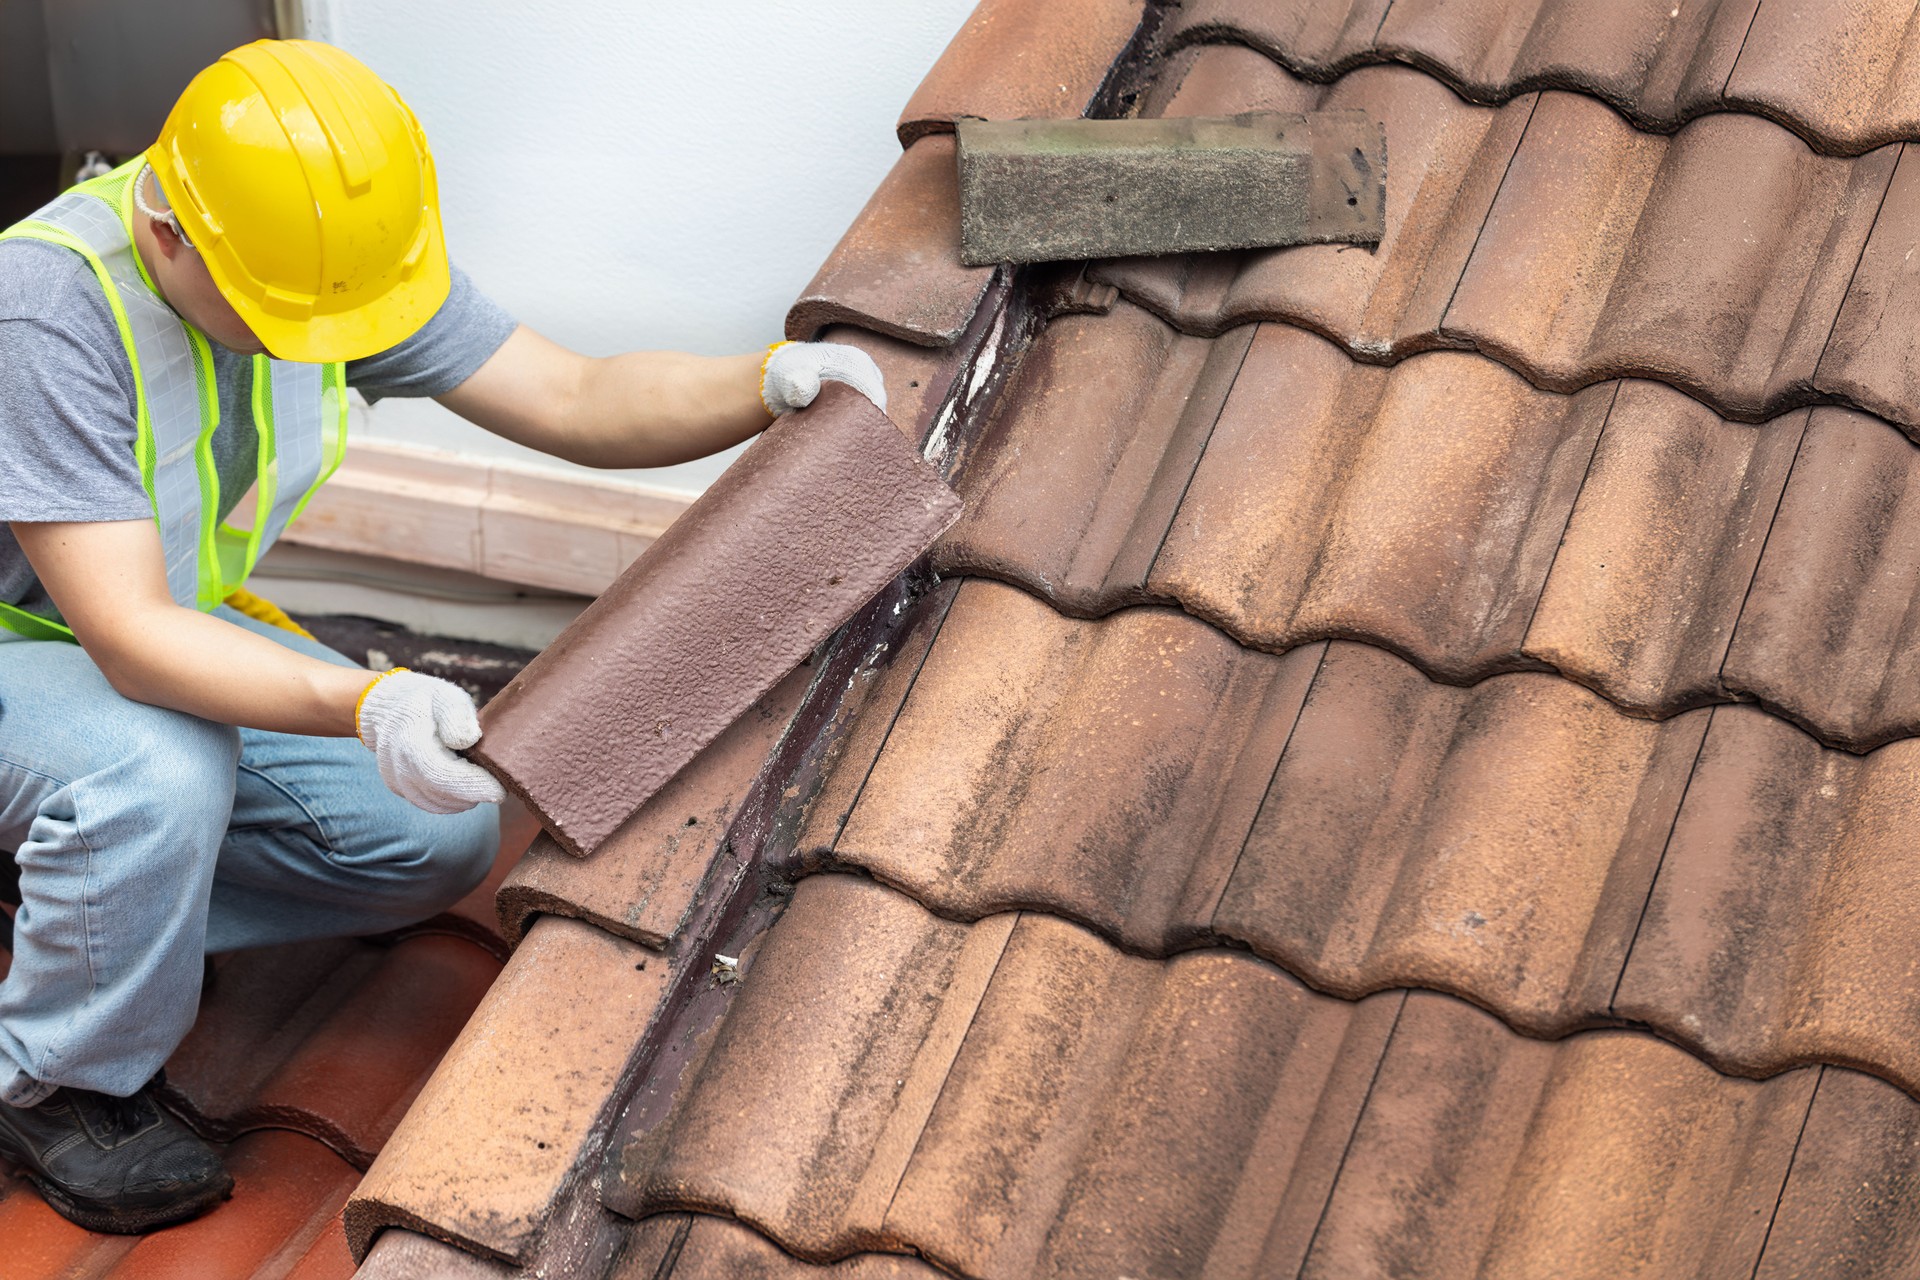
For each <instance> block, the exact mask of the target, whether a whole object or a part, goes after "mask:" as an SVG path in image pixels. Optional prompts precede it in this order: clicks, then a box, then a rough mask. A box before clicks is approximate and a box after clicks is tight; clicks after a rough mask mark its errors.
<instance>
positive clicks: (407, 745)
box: [354, 667, 506, 813]
mask: <svg viewBox="0 0 1920 1280" xmlns="http://www.w3.org/2000/svg"><path fill="white" fill-rule="evenodd" d="M354 727H355V729H356V730H357V731H358V732H359V734H360V741H362V742H364V743H365V744H366V745H367V747H368V749H369V750H371V751H372V752H373V754H374V757H375V759H377V760H378V761H379V763H380V779H381V781H383V782H385V783H386V784H387V789H388V790H390V791H392V792H393V793H394V794H395V795H397V796H399V797H400V798H401V799H403V800H410V801H412V802H413V803H414V804H416V805H418V806H419V807H420V808H422V809H425V810H426V811H427V812H428V813H460V812H461V811H463V810H466V809H471V808H473V806H475V805H477V804H499V803H500V802H501V801H502V800H504V799H506V793H505V792H503V791H502V790H501V789H500V784H499V783H498V782H496V781H494V779H493V775H492V774H490V773H488V772H487V771H486V770H485V769H482V768H481V767H480V766H479V765H477V764H474V763H473V762H472V761H471V760H465V759H462V758H461V757H460V756H457V755H455V754H454V752H456V751H459V750H462V749H463V748H466V747H470V746H472V745H473V744H474V743H476V742H478V741H480V717H479V716H478V715H477V714H475V712H474V709H473V699H472V698H469V697H468V696H467V692H466V690H464V689H462V688H461V687H460V686H459V685H457V684H452V683H450V682H448V681H446V680H441V679H438V678H437V677H434V676H423V675H421V674H419V673H418V672H414V671H409V670H407V669H406V668H405V667H395V668H394V669H393V670H392V671H389V672H387V673H386V674H385V675H383V676H381V677H380V678H379V679H377V680H375V681H374V682H373V683H372V684H370V685H368V686H367V689H366V692H365V693H362V694H361V695H360V708H359V710H358V711H357V712H356V713H355V715H354Z"/></svg>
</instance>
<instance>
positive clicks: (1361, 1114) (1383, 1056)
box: [1294, 994, 1407, 1280]
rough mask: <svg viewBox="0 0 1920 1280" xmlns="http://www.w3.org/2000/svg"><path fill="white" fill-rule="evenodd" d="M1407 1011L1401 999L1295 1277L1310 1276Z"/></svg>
mask: <svg viewBox="0 0 1920 1280" xmlns="http://www.w3.org/2000/svg"><path fill="white" fill-rule="evenodd" d="M1406 1011H1407V997H1406V995H1405V994H1403V995H1401V997H1400V1007H1399V1008H1398V1009H1395V1010H1394V1011H1393V1025H1392V1026H1391V1027H1388V1028H1387V1036H1386V1039H1384V1040H1383V1041H1381V1042H1380V1056H1379V1057H1378V1058H1376V1059H1374V1063H1373V1074H1372V1075H1371V1076H1369V1077H1367V1091H1366V1093H1365V1094H1364V1095H1363V1096H1362V1097H1361V1099H1360V1108H1359V1110H1357V1111H1355V1112H1354V1113H1353V1128H1351V1129H1349V1130H1348V1131H1347V1141H1346V1145H1345V1146H1343V1147H1341V1148H1340V1162H1339V1163H1338V1164H1336V1165H1334V1167H1333V1178H1332V1180H1331V1181H1329V1182H1328V1183H1327V1200H1326V1203H1325V1204H1323V1205H1321V1206H1320V1214H1319V1216H1318V1217H1316V1218H1315V1219H1314V1220H1313V1230H1312V1231H1311V1232H1310V1233H1309V1234H1308V1235H1307V1247H1306V1248H1304V1249H1302V1250H1301V1251H1300V1269H1299V1270H1298V1271H1296V1272H1294V1275H1295V1277H1296V1280H1297V1277H1299V1276H1303V1275H1305V1274H1306V1272H1307V1263H1309V1262H1310V1261H1312V1259H1313V1247H1314V1245H1316V1244H1318V1243H1319V1242H1320V1229H1321V1228H1322V1227H1324V1226H1326V1224H1327V1215H1328V1214H1329V1213H1331V1212H1332V1211H1333V1198H1334V1197H1335V1196H1336V1195H1338V1194H1340V1176H1341V1175H1342V1174H1344V1173H1345V1172H1346V1171H1347V1157H1348V1156H1350V1155H1352V1154H1353V1144H1354V1143H1355V1142H1356V1141H1357V1140H1358V1139H1359V1137H1360V1126H1361V1125H1362V1124H1364V1123H1366V1119H1367V1108H1368V1107H1369V1106H1371V1105H1372V1104H1373V1090H1374V1087H1375V1086H1376V1085H1378V1084H1379V1083H1380V1072H1381V1069H1382V1068H1384V1067H1385V1066H1386V1064H1387V1054H1388V1053H1389V1052H1390V1051H1391V1050H1392V1049H1393V1039H1394V1037H1395V1036H1396V1035H1398V1034H1399V1033H1400V1018H1401V1016H1402V1015H1404V1014H1405V1013H1406Z"/></svg>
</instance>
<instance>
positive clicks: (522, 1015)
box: [346, 916, 669, 1262]
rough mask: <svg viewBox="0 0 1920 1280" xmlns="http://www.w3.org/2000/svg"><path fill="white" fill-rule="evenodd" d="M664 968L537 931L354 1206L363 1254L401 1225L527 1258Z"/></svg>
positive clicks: (577, 924) (614, 946) (592, 937)
mask: <svg viewBox="0 0 1920 1280" xmlns="http://www.w3.org/2000/svg"><path fill="white" fill-rule="evenodd" d="M667 969H668V966H667V965H666V964H665V963H663V962H661V961H660V960H659V957H658V956H655V957H654V963H652V964H649V963H648V953H647V951H646V949H645V948H643V947H641V946H640V945H639V944H637V943H634V942H629V941H627V940H626V939H624V938H618V937H615V936H614V935H612V934H610V933H607V932H605V931H604V930H602V929H599V928H597V927H595V926H593V925H591V924H587V923H585V922H583V921H579V920H572V919H568V918H566V917H562V916H548V917H543V918H542V919H540V920H539V921H538V922H536V923H535V924H534V926H533V928H532V929H530V930H529V931H528V933H527V935H526V937H525V939H523V940H522V942H521V944H520V947H519V949H518V950H516V951H515V952H514V955H513V959H512V960H510V961H509V962H508V963H507V967H506V969H505V970H504V971H503V972H502V973H501V975H500V978H499V980H498V981H496V982H495V983H494V985H493V987H492V989H491V990H489V991H488V992H487V994H486V996H485V998H484V999H482V1000H481V1002H480V1006H479V1008H478V1009H476V1010H475V1011H474V1015H473V1018H472V1019H471V1020H470V1021H469V1022H468V1023H467V1026H466V1029H465V1030H463V1031H462V1032H461V1033H460V1037H459V1038H458V1039H457V1040H455V1041H454V1043H453V1046H452V1047H451V1048H449V1049H448V1050H447V1053H446V1057H445V1058H444V1059H443V1060H442V1061H441V1063H440V1066H439V1067H438V1068H437V1069H436V1070H435V1071H434V1073H433V1076H432V1077H431V1078H430V1079H429V1080H428V1081H427V1084H426V1086H425V1087H424V1088H423V1089H422V1090H421V1092H420V1096H419V1098H418V1099H417V1100H416V1101H415V1102H414V1104H413V1107H412V1108H411V1109H410V1110H409V1111H408V1112H407V1114H406V1116H405V1117H404V1118H403V1119H402V1120H401V1122H400V1125H399V1127H398V1128H397V1129H396V1130H395V1131H394V1134H393V1137H392V1138H391V1140H389V1141H388V1143H387V1145H386V1147H385V1148H384V1149H383V1150H382V1151H381V1153H380V1156H379V1158H378V1159H376V1160H375V1161H374V1163H373V1167H372V1168H371V1169H370V1170H368V1172H367V1176H366V1179H365V1180H364V1181H363V1182H362V1183H361V1184H360V1187H359V1189H358V1190H357V1191H356V1192H355V1193H354V1196H353V1198H352V1199H351V1200H350V1201H349V1202H348V1204H347V1210H346V1225H347V1236H348V1239H349V1241H350V1242H351V1244H352V1247H353V1251H354V1256H355V1258H357V1259H361V1260H364V1259H365V1257H366V1253H367V1249H368V1247H369V1245H370V1244H371V1243H372V1241H373V1237H374V1236H375V1235H376V1234H377V1233H378V1232H379V1231H380V1230H381V1229H382V1228H384V1227H390V1226H398V1227H406V1228H409V1229H413V1230H421V1231H424V1232H426V1233H429V1234H433V1235H436V1236H440V1237H442V1238H446V1239H451V1240H454V1241H457V1242H458V1243H459V1244H461V1245H462V1246H463V1247H466V1248H471V1249H474V1250H477V1251H478V1252H480V1253H481V1254H483V1255H485V1256H490V1257H497V1258H503V1259H507V1260H509V1261H514V1262H521V1261H525V1260H526V1258H527V1257H528V1256H529V1253H530V1250H531V1249H532V1248H533V1246H534V1245H535V1244H536V1243H537V1240H538V1237H539V1233H540V1231H541V1228H542V1226H543V1224H544V1223H545V1221H546V1218H547V1215H548V1213H549V1211H550V1210H551V1208H552V1207H553V1205H554V1203H555V1200H556V1199H557V1197H558V1195H559V1192H560V1190H561V1186H562V1184H563V1183H564V1182H565V1181H566V1180H567V1179H568V1178H569V1177H570V1176H571V1174H572V1172H573V1170H574V1169H575V1167H576V1165H577V1164H578V1163H579V1161H580V1160H581V1159H582V1157H583V1155H584V1153H585V1152H586V1150H587V1148H588V1146H589V1145H590V1140H591V1131H592V1128H593V1125H594V1123H595V1121H596V1119H597V1118H598V1117H599V1115H600V1113H601V1111H602V1110H603V1109H604V1108H605V1106H606V1105H607V1099H608V1097H609V1095H610V1094H611V1092H612V1091H613V1089H614V1087H615V1085H616V1084H617V1083H618V1082H619V1080H620V1079H621V1077H622V1076H623V1075H624V1073H625V1071H626V1069H627V1063H628V1059H629V1058H630V1056H631V1055H632V1053H633V1050H634V1048H635V1047H636V1046H637V1045H638V1043H639V1042H640V1040H641V1038H642V1037H643V1035H644V1034H645V1032H646V1030H647V1028H648V1026H649V1025H650V1024H651V1023H652V1021H653V1019H654V1018H655V1017H656V1016H657V1015H658V1011H659V1007H660V1003H661V1001H662V1000H663V999H664V998H665V995H666V992H667V989H668V979H669V975H668V973H667Z"/></svg>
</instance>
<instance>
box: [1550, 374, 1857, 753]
mask: <svg viewBox="0 0 1920 1280" xmlns="http://www.w3.org/2000/svg"><path fill="white" fill-rule="evenodd" d="M1617 385H1618V387H1619V393H1618V395H1617V396H1616V398H1615V399H1614V402H1613V406H1612V408H1611V409H1610V411H1609V412H1608V414H1607V425H1606V428H1605V429H1604V431H1603V432H1602V433H1601V436H1600V444H1599V447H1598V449H1597V450H1596V451H1595V453H1594V455H1593V463H1592V465H1591V466H1590V467H1589V468H1588V470H1587V475H1586V478H1585V480H1584V482H1583V483H1582V485H1581V489H1580V498H1579V500H1578V501H1577V502H1575V503H1574V507H1573V515H1572V518H1571V519H1570V520H1569V521H1568V523H1567V529H1566V533H1565V534H1564V535H1563V536H1562V538H1561V542H1560V548H1559V551H1558V552H1557V553H1556V554H1555V556H1554V560H1553V571H1552V572H1551V573H1550V574H1548V576H1547V582H1546V588H1545V590H1544V591H1543V592H1542V593H1541V596H1540V602H1539V607H1538V608H1537V609H1536V610H1535V611H1534V614H1533V620H1532V622H1531V623H1530V624H1529V626H1528V627H1527V640H1526V648H1525V652H1526V653H1527V655H1528V656H1530V657H1533V658H1538V659H1540V660H1541V661H1544V662H1546V663H1547V664H1549V665H1550V666H1552V667H1553V668H1555V669H1556V670H1558V671H1559V672H1561V673H1562V674H1564V675H1567V676H1570V677H1572V678H1573V679H1575V680H1579V681H1580V682H1582V683H1583V684H1587V685H1591V686H1592V687H1593V688H1595V689H1599V690H1601V691H1602V692H1604V693H1605V694H1606V695H1607V696H1608V697H1609V698H1611V699H1612V700H1613V701H1614V702H1616V703H1618V704H1619V705H1621V706H1623V707H1628V708H1631V709H1633V710H1635V711H1640V712H1646V713H1651V714H1669V713H1671V712H1674V711H1677V710H1680V709H1681V708H1683V707H1686V706H1689V705H1695V704H1699V703H1704V702H1711V701H1719V700H1721V699H1723V698H1725V697H1727V696H1728V695H1727V692H1726V690H1725V689H1724V688H1723V686H1722V683H1721V678H1720V672H1721V666H1722V663H1723V661H1724V660H1725V658H1726V656H1727V644H1728V641H1729V639H1730V638H1731V637H1732V635H1733V632H1734V622H1735V620H1736V619H1738V618H1739V617H1740V616H1741V609H1742V607H1743V606H1745V605H1746V604H1747V600H1748V596H1747V592H1748V588H1749V587H1750V586H1752V584H1753V577H1754V570H1755V567H1756V565H1757V564H1758V563H1759V560H1760V549H1761V547H1762V546H1763V545H1764V544H1765V542H1766V539H1767V530H1768V528H1769V525H1770V522H1771V521H1772V520H1773V517H1774V512H1775V511H1776V510H1777V509H1778V507H1779V503H1780V494H1781V491H1782V489H1783V488H1784V487H1785V485H1786V482H1787V473H1788V470H1789V468H1791V467H1792V466H1794V458H1795V455H1796V452H1797V451H1798V450H1799V448H1800V440H1801V436H1802V434H1803V432H1804V431H1805V428H1806V422H1807V411H1805V410H1795V411H1793V412H1791V413H1788V414H1787V415H1785V416H1784V417H1780V418H1775V419H1774V420H1772V421H1771V422H1768V423H1765V424H1763V425H1761V426H1758V427H1748V426H1742V425H1739V424H1736V423H1730V422H1728V421H1727V420H1726V419H1724V418H1721V417H1719V416H1718V415H1716V414H1715V413H1714V412H1713V411H1712V410H1711V409H1708V408H1707V407H1706V406H1705V405H1703V404H1701V403H1699V402H1698V401H1696V400H1694V399H1692V398H1690V397H1689V396H1687V395H1685V394H1683V393H1682V392H1679V391H1676V390H1674V389H1673V388H1671V387H1668V386H1665V385H1663V384H1661V383H1658V382H1642V381H1638V380H1630V381H1625V382H1621V383H1618V384H1617ZM1815 412H1817V413H1833V412H1839V411H1837V410H1827V409H1822V410H1816V411H1815ZM1759 604H1760V607H1762V608H1764V607H1765V598H1764V597H1762V598H1761V600H1760V601H1759ZM1766 665H1767V667H1768V668H1769V669H1772V668H1774V667H1777V666H1779V665H1780V664H1779V663H1778V662H1777V661H1769V662H1768V663H1767V664H1766ZM1829 723H1833V722H1832V721H1829Z"/></svg>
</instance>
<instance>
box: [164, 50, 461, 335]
mask: <svg viewBox="0 0 1920 1280" xmlns="http://www.w3.org/2000/svg"><path fill="white" fill-rule="evenodd" d="M147 162H148V163H149V164H151V165H152V166H153V172H154V176H155V177H157V178H158V179H159V180H160V187H161V190H162V191H164V192H165V193H166V197H167V200H168V201H169V202H170V203H171V204H172V205H173V209H174V212H175V214H176V215H178V217H179V219H180V222H181V224H182V226H183V227H184V228H185V229H186V233H187V238H188V239H189V240H190V241H192V243H193V245H194V247H195V248H196V249H198V250H199V251H200V253H201V256H202V257H204V258H205V260H206V263H207V270H208V271H209V272H211V273H212V275H213V281H214V283H215V284H216V285H218V286H219V288H220V292H221V294H222V295H223V296H224V297H225V298H226V300H227V301H228V302H229V303H231V304H232V305H233V309H234V310H235V311H238V312H239V313H240V318H241V319H243V320H245V321H246V322H247V324H248V326H249V327H250V328H252V330H253V332H254V334H255V336H257V337H258V338H259V339H260V341H261V342H262V343H264V344H265V345H266V348H267V350H268V351H270V352H272V353H273V354H274V355H275V356H276V357H278V358H279V359H282V360H297V361H302V362H306V363H316V364H317V363H325V362H331V361H336V360H357V359H359V358H360V357H362V356H370V355H373V354H374V353H375V352H378V351H385V350H386V349H387V348H389V347H392V346H395V345H397V344H399V343H401V342H403V341H405V340H406V339H407V338H408V337H410V336H411V335H412V334H413V333H414V332H415V331H417V330H418V329H419V328H420V326H422V325H424V324H425V323H426V322H427V321H428V320H430V319H432V318H433V313H434V312H436V311H438V310H439V309H440V304H441V303H443V302H445V301H446V298H447V291H448V289H449V288H450V286H451V281H450V278H449V276H448V271H447V250H446V241H445V239H444V237H443V236H442V233H441V230H440V194H439V189H438V187H437V186H436V184H435V182H434V176H433V156H432V155H431V154H430V153H429V152H428V150H427V138H426V135H425V134H424V133H422V132H421V129H420V122H419V121H418V120H416V119H415V118H414V115H413V112H412V111H410V110H408V108H407V104H406V103H404V102H402V101H401V100H400V95H399V94H397V93H395V92H394V91H393V90H392V88H390V87H389V86H388V85H387V83H386V82H385V81H383V80H381V79H380V77H379V76H376V75H375V74H374V73H373V72H372V71H370V70H369V69H368V68H367V67H366V65H365V64H364V63H362V62H360V61H359V60H358V59H356V58H354V57H352V56H350V55H349V54H346V53H343V52H341V51H340V50H338V49H335V48H334V47H332V46H331V45H325V44H317V43H315V42H313V41H310V40H260V41H256V42H255V43H253V44H250V45H245V46H243V47H241V48H239V49H235V50H234V51H233V52H232V53H229V54H227V55H226V56H225V57H224V58H222V59H220V61H218V62H216V63H214V64H213V65H212V66H211V67H208V68H207V69H206V70H205V71H202V72H201V73H200V74H199V75H197V76H195V77H194V78H193V82H192V83H191V84H189V85H188V86H187V88H186V92H184V93H182V94H181V95H180V100H179V101H178V102H177V103H175V104H174V108H173V112H172V114H171V115H169V116H168V117H167V123H166V127H165V128H163V129H162V130H161V131H160V140H159V141H158V142H156V143H155V144H154V145H153V146H152V147H151V148H150V149H149V150H148V151H147Z"/></svg>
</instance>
